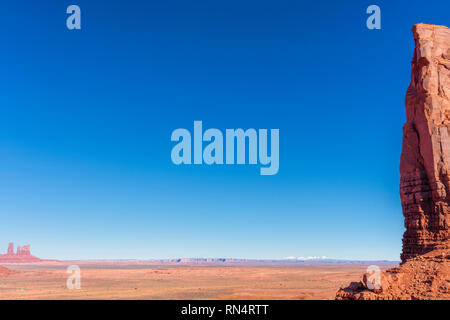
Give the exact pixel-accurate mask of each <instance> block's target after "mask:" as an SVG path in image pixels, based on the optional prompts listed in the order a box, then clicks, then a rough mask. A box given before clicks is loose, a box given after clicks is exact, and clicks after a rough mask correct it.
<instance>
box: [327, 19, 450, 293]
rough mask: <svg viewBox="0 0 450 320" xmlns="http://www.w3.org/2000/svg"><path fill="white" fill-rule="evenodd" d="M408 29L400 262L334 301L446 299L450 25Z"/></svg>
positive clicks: (449, 212) (449, 207)
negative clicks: (410, 34) (410, 44)
mask: <svg viewBox="0 0 450 320" xmlns="http://www.w3.org/2000/svg"><path fill="white" fill-rule="evenodd" d="M413 34H414V41H415V44H416V48H415V50H414V57H413V60H412V63H411V64H412V72H411V83H410V85H409V87H408V90H407V92H406V102H405V104H406V123H405V125H404V127H403V149H402V155H401V159H400V175H401V180H400V198H401V201H402V207H403V214H404V216H405V227H406V231H405V233H404V235H403V252H402V254H401V259H402V264H401V265H400V266H399V267H396V268H392V269H389V270H386V271H384V272H380V271H378V273H374V272H373V270H368V273H367V274H366V275H364V276H363V277H362V280H361V281H359V282H352V283H351V284H350V285H349V286H348V287H343V288H341V289H340V290H339V291H338V292H337V293H336V299H338V300H382V299H389V300H392V299H443V300H449V299H450V280H449V279H450V240H449V229H450V29H448V28H446V27H442V26H435V25H425V24H417V25H415V26H414V28H413ZM374 281H375V283H374ZM375 284H376V286H375V287H374V285H375Z"/></svg>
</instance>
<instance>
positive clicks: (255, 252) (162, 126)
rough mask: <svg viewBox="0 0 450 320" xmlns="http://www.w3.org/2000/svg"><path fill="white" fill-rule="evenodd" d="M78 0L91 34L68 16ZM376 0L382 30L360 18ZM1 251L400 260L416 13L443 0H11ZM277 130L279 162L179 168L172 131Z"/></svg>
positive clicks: (3, 92) (0, 163) (2, 23)
mask: <svg viewBox="0 0 450 320" xmlns="http://www.w3.org/2000/svg"><path fill="white" fill-rule="evenodd" d="M70 4H77V5H79V6H80V7H81V11H82V30H80V31H69V30H67V28H66V22H65V19H66V16H67V15H66V13H65V11H66V8H67V6H68V5H70ZM371 4H378V5H379V6H380V7H381V12H382V30H372V31H371V30H368V29H367V28H366V22H365V21H366V19H367V17H368V15H367V14H366V13H365V10H366V8H367V6H369V5H371ZM2 8H3V9H2V10H1V14H0V35H1V39H2V45H1V50H0V70H1V73H2V77H1V78H0V220H1V223H0V250H1V251H6V248H7V243H8V242H9V241H15V242H16V243H18V244H28V243H29V244H31V246H32V252H33V253H34V254H35V255H37V256H40V257H44V258H60V259H77V258H142V259H146V258H148V259H150V258H168V257H236V258H282V257H286V256H308V255H321V256H322V255H325V256H329V257H333V258H350V259H398V257H399V253H400V250H401V237H402V233H403V230H404V229H403V216H402V212H401V205H400V199H399V195H398V185H399V171H398V166H399V159H400V152H401V142H402V125H403V123H404V121H405V112H404V96H405V91H406V88H407V86H408V84H409V77H410V60H411V58H412V54H413V40H412V35H411V27H412V25H413V24H414V23H418V22H425V23H434V24H447V25H449V24H450V21H449V15H448V13H449V11H450V2H448V1H446V0H442V1H435V0H429V1H426V2H424V1H423V0H421V1H334V0H333V1H331V0H330V1H323V0H322V1H314V2H313V3H311V2H308V3H305V4H302V3H301V1H266V0H258V1H248V0H227V1H210V0H202V1H199V0H192V1H184V0H183V1H182V0H176V1H174V0H169V1H137V0H132V1H111V0H109V1H94V0H89V1H87V0H73V1H57V2H55V1H49V0H40V1H22V0H15V1H8V2H5V3H3V6H2ZM194 120H202V121H203V125H204V127H206V128H219V129H221V130H225V128H244V129H245V128H279V129H280V170H279V173H278V174H277V175H275V176H261V175H260V174H259V166H254V165H253V166H249V165H248V166H211V167H209V166H206V165H203V166H193V165H191V166H184V167H178V166H175V165H174V164H172V162H171V160H170V151H171V148H172V146H173V143H172V142H171V141H170V135H171V133H172V131H173V130H174V129H176V128H180V127H181V128H188V129H191V130H192V125H193V121H194Z"/></svg>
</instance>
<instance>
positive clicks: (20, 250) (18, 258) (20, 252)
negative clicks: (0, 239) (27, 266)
mask: <svg viewBox="0 0 450 320" xmlns="http://www.w3.org/2000/svg"><path fill="white" fill-rule="evenodd" d="M37 261H41V259H39V258H37V257H35V256H33V255H31V250H30V246H29V245H25V246H22V247H20V246H18V247H17V251H16V253H14V243H12V242H10V243H9V245H8V251H7V253H6V254H0V263H15V262H20V263H22V262H37Z"/></svg>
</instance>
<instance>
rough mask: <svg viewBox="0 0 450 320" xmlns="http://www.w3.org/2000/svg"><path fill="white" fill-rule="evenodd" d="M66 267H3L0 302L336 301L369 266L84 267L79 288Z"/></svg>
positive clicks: (383, 267) (106, 264) (127, 265)
mask: <svg viewBox="0 0 450 320" xmlns="http://www.w3.org/2000/svg"><path fill="white" fill-rule="evenodd" d="M68 265H69V264H64V263H49V264H45V263H36V264H5V265H3V267H0V299H236V300H239V299H299V300H302V299H334V297H335V294H336V291H337V290H338V289H339V288H340V287H341V286H343V285H348V283H349V282H351V281H358V280H360V277H361V274H363V273H364V272H365V270H366V268H367V266H368V265H367V264H323V265H321V264H313V265H312V264H293V265H212V266H211V265H173V264H167V265H153V264H148V265H146V264H135V263H121V264H115V263H103V264H100V263H87V264H84V265H83V264H82V263H80V264H79V267H80V269H81V288H80V289H75V290H69V289H68V288H67V286H66V281H67V278H68V277H69V276H70V274H67V273H66V268H67V266H68ZM390 266H392V264H389V265H385V266H380V267H381V269H386V268H388V267H390Z"/></svg>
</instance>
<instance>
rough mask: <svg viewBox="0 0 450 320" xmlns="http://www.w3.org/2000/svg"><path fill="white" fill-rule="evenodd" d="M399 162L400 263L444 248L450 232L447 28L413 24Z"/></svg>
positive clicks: (449, 38) (449, 48) (449, 54)
mask: <svg viewBox="0 0 450 320" xmlns="http://www.w3.org/2000/svg"><path fill="white" fill-rule="evenodd" d="M413 35H414V41H415V45H416V47H415V50H414V57H413V60H412V63H411V64H412V72H411V83H410V85H409V88H408V90H407V93H406V101H405V105H406V123H405V125H404V127H403V150H402V154H401V161H400V174H401V181H400V197H401V202H402V207H403V214H404V216H405V227H406V231H405V233H404V235H403V252H402V254H401V259H402V262H405V261H407V260H408V259H410V258H413V257H415V256H417V255H420V254H424V253H426V252H429V251H431V250H433V249H435V248H438V247H442V246H443V245H444V246H445V245H446V244H445V242H446V241H447V240H448V239H449V229H450V29H448V28H446V27H442V26H434V25H424V24H418V25H415V26H414V28H413Z"/></svg>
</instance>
